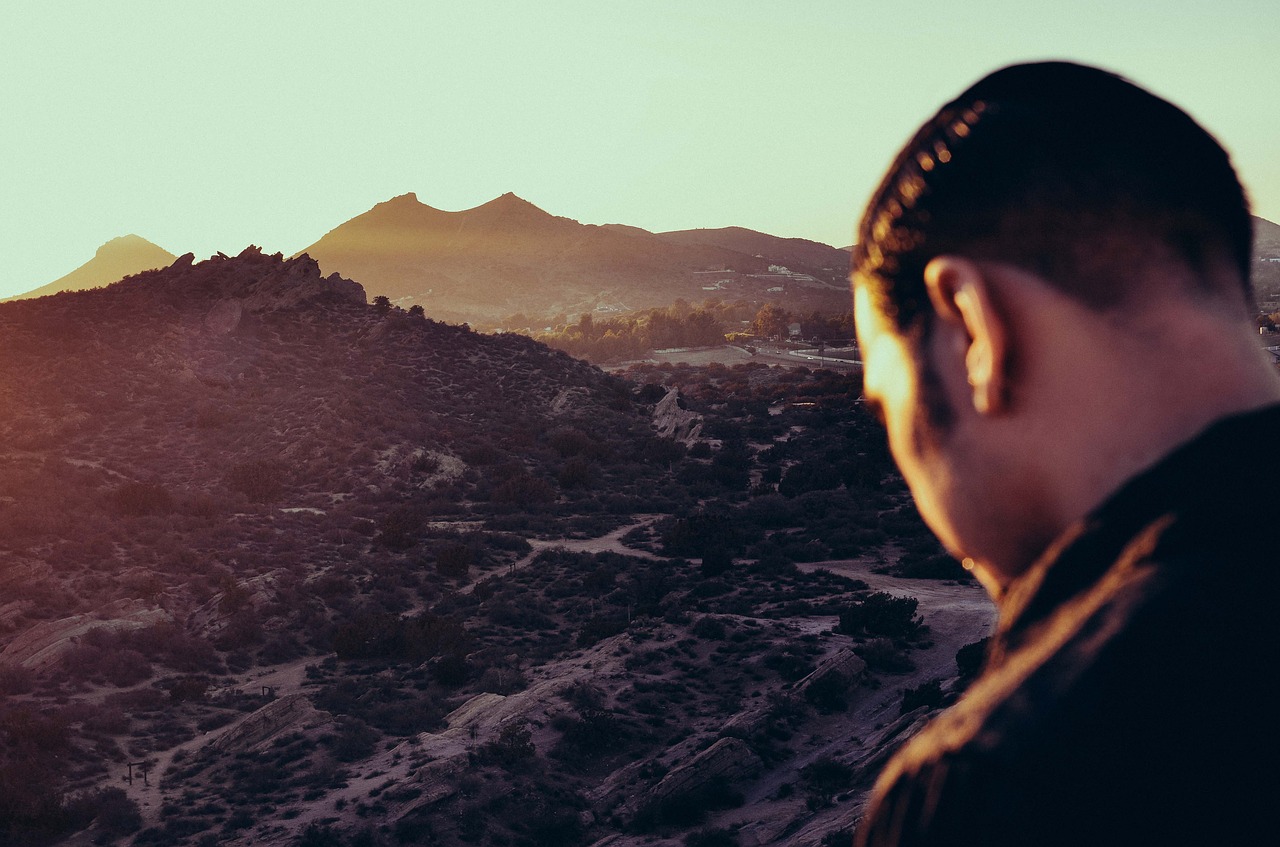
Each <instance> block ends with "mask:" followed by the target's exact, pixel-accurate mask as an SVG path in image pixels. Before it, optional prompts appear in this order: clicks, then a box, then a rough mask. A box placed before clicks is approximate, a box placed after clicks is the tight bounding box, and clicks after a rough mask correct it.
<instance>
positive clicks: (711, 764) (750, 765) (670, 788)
mask: <svg viewBox="0 0 1280 847" xmlns="http://www.w3.org/2000/svg"><path fill="white" fill-rule="evenodd" d="M762 767H763V762H761V761H760V757H759V756H757V755H756V754H755V753H754V752H752V750H751V748H750V747H748V746H747V745H746V743H745V742H744V741H742V740H741V739H738V738H721V739H720V740H719V741H717V742H716V743H714V744H712V745H711V746H710V747H708V748H707V749H705V750H703V751H702V752H701V753H699V754H698V755H696V756H694V757H693V758H692V759H690V760H689V761H688V762H685V763H684V764H683V765H679V766H677V767H675V768H672V769H671V770H670V771H669V772H668V773H667V775H666V776H664V777H663V778H662V780H661V781H660V782H659V783H658V784H657V785H655V786H654V787H653V788H651V789H649V790H648V791H647V792H645V793H644V794H642V795H641V796H639V797H636V798H634V799H633V800H632V801H630V802H628V803H626V804H624V806H623V808H622V809H621V810H620V811H621V812H622V815H623V817H624V818H632V817H634V816H635V815H636V813H637V812H639V811H640V810H642V809H644V808H652V807H653V806H656V805H658V804H660V803H662V802H663V801H664V800H667V799H668V798H671V797H675V796H677V795H681V794H688V793H689V792H691V791H696V790H697V789H699V788H702V787H703V786H706V785H708V784H710V783H711V782H729V783H732V782H738V781H740V780H744V779H750V778H751V777H753V776H755V775H756V774H758V773H759V772H760V770H761V768H762Z"/></svg>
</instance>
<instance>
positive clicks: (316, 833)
mask: <svg viewBox="0 0 1280 847" xmlns="http://www.w3.org/2000/svg"><path fill="white" fill-rule="evenodd" d="M293 847H347V840H346V839H345V838H344V837H343V835H342V831H341V830H339V829H335V828H334V827H332V826H329V825H328V824H320V823H316V822H315V821H312V822H311V823H309V824H307V828H306V829H304V830H303V831H302V833H301V834H300V835H299V836H298V837H297V839H296V840H295V841H294V842H293Z"/></svg>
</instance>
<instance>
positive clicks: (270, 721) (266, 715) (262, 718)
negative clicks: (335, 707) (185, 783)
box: [200, 694, 332, 755]
mask: <svg viewBox="0 0 1280 847" xmlns="http://www.w3.org/2000/svg"><path fill="white" fill-rule="evenodd" d="M331 719H332V718H331V716H330V715H329V713H328V712H322V711H320V710H319V709H317V708H315V707H314V706H312V705H311V701H310V700H308V699H307V695H305V694H290V695H288V696H285V697H281V698H280V699H279V700H273V701H272V702H270V703H268V704H267V705H265V706H263V707H262V708H261V709H258V710H257V711H256V712H253V713H252V714H250V715H249V716H248V717H247V718H245V719H244V720H242V721H240V723H238V724H236V725H235V726H233V727H231V728H230V729H228V730H227V731H226V732H224V733H222V734H221V735H219V736H218V737H217V738H215V739H213V740H212V741H210V742H209V743H208V744H206V745H204V746H203V747H201V748H200V754H201V755H209V754H222V753H243V752H246V751H249V750H254V749H256V748H259V747H261V746H263V745H264V744H265V743H266V742H268V741H270V740H271V739H273V738H275V737H276V736H277V735H279V734H280V733H282V732H285V731H286V730H288V731H301V730H307V729H314V728H316V727H318V726H320V725H322V724H326V723H328V722H329V721H330V720H331Z"/></svg>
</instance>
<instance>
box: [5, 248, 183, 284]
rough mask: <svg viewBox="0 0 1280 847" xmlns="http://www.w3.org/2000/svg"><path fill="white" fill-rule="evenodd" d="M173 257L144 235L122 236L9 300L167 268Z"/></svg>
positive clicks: (107, 281)
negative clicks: (68, 269)
mask: <svg viewBox="0 0 1280 847" xmlns="http://www.w3.org/2000/svg"><path fill="white" fill-rule="evenodd" d="M176 258H177V257H176V256H174V255H173V254H172V253H170V252H169V251H168V250H165V249H164V248H162V247H157V246H156V245H154V244H152V243H151V242H150V241H147V240H146V239H145V238H141V237H139V236H137V235H124V236H121V237H120V238H113V239H111V240H110V241H108V242H107V243H106V244H103V245H102V246H101V247H99V248H98V251H97V253H95V254H94V257H93V258H92V259H90V260H89V261H87V262H85V263H84V264H83V265H81V266H80V267H78V268H76V269H75V270H74V271H72V272H71V273H69V274H67V275H66V276H64V277H60V278H58V279H55V280H54V281H53V282H50V283H48V284H47V285H42V286H40V287H39V288H36V289H34V290H32V291H28V292H26V293H25V294H19V295H17V296H16V297H11V298H8V299H11V300H22V299H27V298H30V297H44V296H45V295H48V294H57V293H58V292H59V291H83V290H85V289H86V288H98V287H99V286H103V285H107V284H109V283H112V282H115V281H116V280H118V279H123V278H124V277H126V276H130V275H132V274H136V273H140V272H142V271H149V270H153V269H155V268H163V267H167V266H168V265H169V264H170V263H171V262H172V261H173V260H174V259H176Z"/></svg>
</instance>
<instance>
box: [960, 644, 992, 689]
mask: <svg viewBox="0 0 1280 847" xmlns="http://www.w3.org/2000/svg"><path fill="white" fill-rule="evenodd" d="M990 641H991V639H990V638H983V639H981V640H979V641H974V642H972V643H969V644H966V645H964V646H963V647H961V648H960V649H959V650H957V651H956V669H957V670H958V671H959V672H960V679H962V680H966V681H967V680H971V679H973V678H974V677H975V676H977V675H978V672H979V671H981V670H982V664H983V662H985V661H986V659H987V644H988V643H989V642H990Z"/></svg>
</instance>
